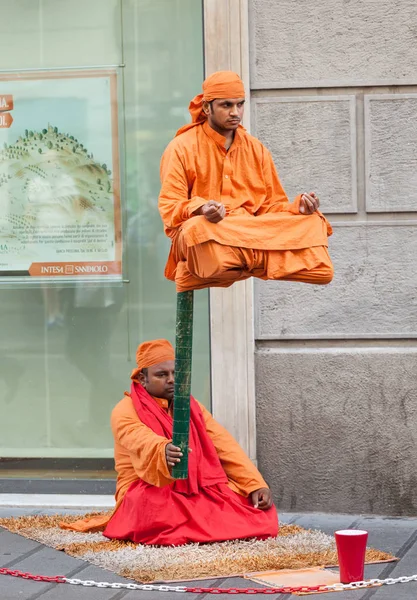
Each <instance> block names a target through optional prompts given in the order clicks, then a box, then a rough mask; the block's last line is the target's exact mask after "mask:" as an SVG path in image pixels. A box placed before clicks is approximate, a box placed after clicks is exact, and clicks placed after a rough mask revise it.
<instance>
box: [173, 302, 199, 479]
mask: <svg viewBox="0 0 417 600" xmlns="http://www.w3.org/2000/svg"><path fill="white" fill-rule="evenodd" d="M193 303H194V292H193V291H191V292H178V294H177V323H176V336H175V387H174V426H173V434H172V443H173V444H174V446H178V447H179V448H181V452H182V453H183V457H182V458H181V462H180V463H179V464H178V465H176V466H175V467H173V469H172V476H173V477H175V479H187V477H188V441H189V435H190V394H191V364H192V355H193Z"/></svg>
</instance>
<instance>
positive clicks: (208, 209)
mask: <svg viewBox="0 0 417 600" xmlns="http://www.w3.org/2000/svg"><path fill="white" fill-rule="evenodd" d="M195 214H198V215H203V216H204V217H205V218H206V219H207V221H210V223H218V222H219V221H222V220H223V219H224V218H225V216H226V208H225V207H224V205H223V204H222V203H221V202H216V200H209V201H208V202H206V203H205V204H203V206H201V207H200V208H199V209H198V211H196V213H195Z"/></svg>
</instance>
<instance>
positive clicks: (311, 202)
mask: <svg viewBox="0 0 417 600" xmlns="http://www.w3.org/2000/svg"><path fill="white" fill-rule="evenodd" d="M319 206H320V200H319V199H318V197H317V195H316V194H315V193H314V192H310V193H309V194H303V195H302V196H301V201H300V213H301V214H303V215H312V214H313V213H314V212H316V210H318V209H319Z"/></svg>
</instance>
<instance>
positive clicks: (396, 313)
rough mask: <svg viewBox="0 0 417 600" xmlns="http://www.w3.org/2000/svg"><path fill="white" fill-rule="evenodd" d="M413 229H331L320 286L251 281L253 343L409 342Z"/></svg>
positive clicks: (413, 333) (415, 247)
mask: <svg viewBox="0 0 417 600" xmlns="http://www.w3.org/2000/svg"><path fill="white" fill-rule="evenodd" d="M416 225H417V223H415V224H411V223H410V225H394V224H393V225H389V224H387V225H385V226H384V225H375V224H374V225H368V226H366V225H357V226H350V227H335V228H334V234H333V236H331V237H330V238H329V251H330V256H331V257H332V260H333V263H334V267H335V276H334V279H333V281H332V283H330V284H329V285H327V286H323V287H322V286H311V285H308V284H304V283H292V282H286V281H267V282H263V281H258V280H256V285H255V319H256V329H255V337H256V339H261V340H267V339H278V340H279V339H293V338H296V339H297V338H298V339H303V338H307V339H308V338H317V339H320V338H321V339H332V338H363V337H364V338H366V337H368V338H391V337H392V338H401V337H403V338H407V337H417V294H416V263H415V261H416V256H417V229H416Z"/></svg>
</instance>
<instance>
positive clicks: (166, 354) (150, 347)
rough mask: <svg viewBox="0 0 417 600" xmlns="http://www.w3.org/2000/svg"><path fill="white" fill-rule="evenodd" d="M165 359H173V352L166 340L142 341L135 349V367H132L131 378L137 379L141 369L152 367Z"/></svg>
mask: <svg viewBox="0 0 417 600" xmlns="http://www.w3.org/2000/svg"><path fill="white" fill-rule="evenodd" d="M167 360H175V352H174V348H173V347H172V345H171V344H170V343H169V342H168V340H150V341H149V342H143V343H142V344H140V345H139V346H138V349H137V351H136V362H137V365H138V366H137V368H136V369H133V371H132V374H131V375H130V378H131V379H137V376H138V375H139V373H140V372H141V371H142V369H147V368H148V367H153V365H157V364H159V363H162V362H165V361H167Z"/></svg>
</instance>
